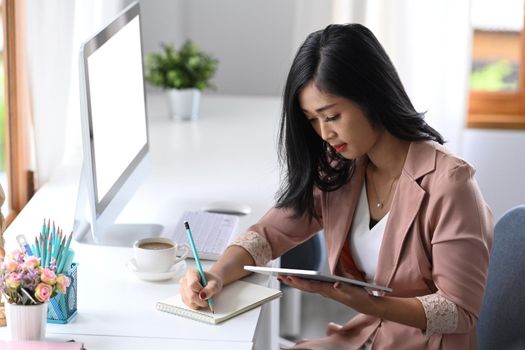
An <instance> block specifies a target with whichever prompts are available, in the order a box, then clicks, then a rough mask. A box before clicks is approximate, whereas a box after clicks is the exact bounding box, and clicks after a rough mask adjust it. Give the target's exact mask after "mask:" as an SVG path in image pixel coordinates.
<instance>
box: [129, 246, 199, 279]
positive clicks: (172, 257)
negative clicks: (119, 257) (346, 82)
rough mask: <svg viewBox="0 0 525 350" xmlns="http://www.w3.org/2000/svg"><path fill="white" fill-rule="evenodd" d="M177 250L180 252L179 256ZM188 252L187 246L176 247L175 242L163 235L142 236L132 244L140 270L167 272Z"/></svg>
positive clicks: (184, 257)
mask: <svg viewBox="0 0 525 350" xmlns="http://www.w3.org/2000/svg"><path fill="white" fill-rule="evenodd" d="M178 248H179V249H178ZM178 250H180V251H181V252H182V253H181V254H180V255H179V256H177V252H178ZM188 253H189V248H188V246H186V245H184V246H180V247H178V246H177V243H175V242H173V241H172V240H171V239H169V238H163V237H152V238H143V239H140V240H138V241H136V242H135V243H134V244H133V254H134V257H135V264H136V266H137V269H138V270H140V271H141V272H152V273H160V272H167V271H169V270H170V268H171V267H172V266H173V265H175V264H176V263H178V262H180V261H182V260H184V259H186V257H187V256H188Z"/></svg>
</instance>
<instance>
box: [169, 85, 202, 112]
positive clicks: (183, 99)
mask: <svg viewBox="0 0 525 350" xmlns="http://www.w3.org/2000/svg"><path fill="white" fill-rule="evenodd" d="M166 95H167V97H168V107H169V111H170V118H171V119H172V120H195V119H197V118H198V116H199V103H200V97H201V92H200V90H199V89H194V88H192V89H169V90H166Z"/></svg>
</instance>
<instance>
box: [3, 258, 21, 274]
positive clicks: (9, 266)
mask: <svg viewBox="0 0 525 350" xmlns="http://www.w3.org/2000/svg"><path fill="white" fill-rule="evenodd" d="M4 266H5V272H6V273H11V272H15V271H16V270H17V269H18V264H17V263H16V262H15V261H13V260H8V261H6V262H4Z"/></svg>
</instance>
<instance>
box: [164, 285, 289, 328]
mask: <svg viewBox="0 0 525 350" xmlns="http://www.w3.org/2000/svg"><path fill="white" fill-rule="evenodd" d="M281 294H282V293H281V291H280V290H277V289H272V288H267V287H263V286H260V285H257V284H253V283H248V282H244V281H236V282H233V283H232V284H229V285H227V286H226V287H224V289H223V290H222V292H221V293H219V295H217V296H214V297H213V300H214V302H215V303H214V308H215V314H212V312H211V311H209V310H208V309H201V310H193V309H191V308H190V307H188V306H186V305H185V304H184V303H183V302H182V299H181V296H180V294H177V295H175V296H173V297H170V298H168V299H166V300H163V301H160V302H158V303H157V306H156V307H157V309H158V310H160V311H165V312H170V313H173V314H176V315H179V316H183V317H188V318H191V319H194V320H197V321H201V322H206V323H211V324H217V323H220V322H223V321H225V320H227V319H229V318H231V317H234V316H236V315H238V314H241V313H243V312H245V311H248V310H251V309H253V308H255V307H257V306H259V305H262V304H264V303H265V302H267V301H270V300H272V299H275V298H278V297H280V296H281Z"/></svg>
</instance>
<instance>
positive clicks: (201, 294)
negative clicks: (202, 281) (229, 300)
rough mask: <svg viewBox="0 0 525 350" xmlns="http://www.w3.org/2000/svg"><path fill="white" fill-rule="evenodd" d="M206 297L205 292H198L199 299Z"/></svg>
mask: <svg viewBox="0 0 525 350" xmlns="http://www.w3.org/2000/svg"><path fill="white" fill-rule="evenodd" d="M206 297H207V295H206V292H200V294H199V298H201V300H204V299H206Z"/></svg>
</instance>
